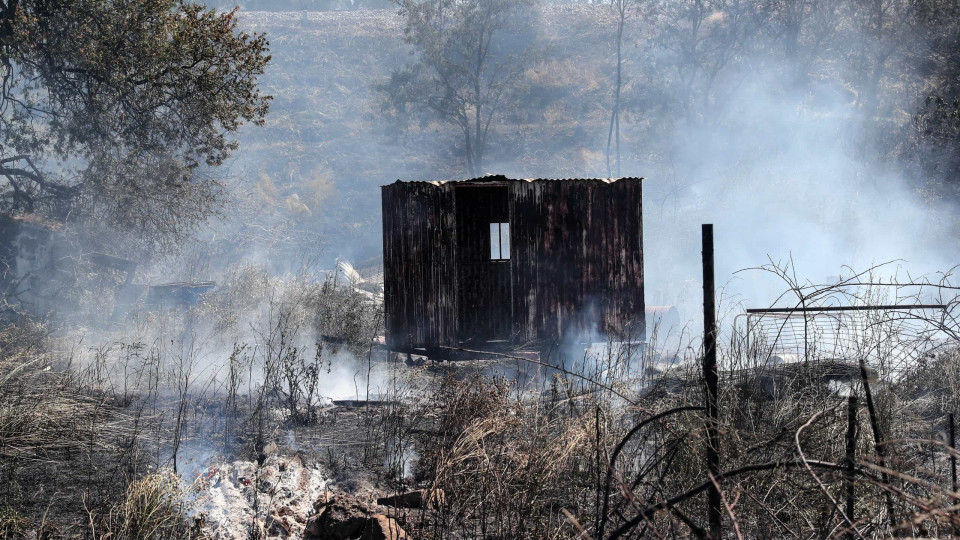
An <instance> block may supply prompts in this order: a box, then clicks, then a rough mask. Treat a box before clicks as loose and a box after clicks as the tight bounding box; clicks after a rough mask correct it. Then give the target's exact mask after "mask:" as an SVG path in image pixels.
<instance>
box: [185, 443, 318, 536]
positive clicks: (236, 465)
mask: <svg viewBox="0 0 960 540" xmlns="http://www.w3.org/2000/svg"><path fill="white" fill-rule="evenodd" d="M195 486H196V493H197V495H196V511H197V513H198V514H201V515H202V520H203V523H204V529H205V531H206V533H207V534H208V535H209V536H210V537H211V538H212V539H214V540H246V539H247V538H250V537H251V534H254V535H259V537H260V538H276V539H282V538H300V537H302V535H303V531H304V527H305V525H306V523H307V518H308V517H309V516H310V515H311V514H312V513H313V511H314V509H313V504H312V502H313V501H314V500H316V499H317V497H318V496H319V495H320V494H321V493H322V492H323V490H324V488H325V486H326V481H325V480H324V478H323V475H322V474H321V472H320V470H319V469H317V468H309V467H305V466H304V464H303V461H302V459H301V458H300V457H299V456H293V457H280V456H277V455H270V456H267V457H266V459H265V460H264V462H263V465H262V466H258V465H257V463H256V462H255V461H234V462H233V463H228V464H224V465H220V466H217V467H210V468H208V469H207V470H206V471H204V472H203V473H202V474H201V475H200V476H199V477H198V478H197V481H196V482H195Z"/></svg>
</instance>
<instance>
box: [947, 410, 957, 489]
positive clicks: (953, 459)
mask: <svg viewBox="0 0 960 540" xmlns="http://www.w3.org/2000/svg"><path fill="white" fill-rule="evenodd" d="M948 418H949V419H950V450H956V449H957V431H956V424H954V422H953V413H950V414H949V415H948ZM950 479H951V480H952V483H951V484H950V486H951V487H952V489H953V492H954V493H956V492H957V456H955V455H954V454H953V452H950Z"/></svg>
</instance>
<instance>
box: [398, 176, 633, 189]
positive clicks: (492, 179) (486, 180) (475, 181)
mask: <svg viewBox="0 0 960 540" xmlns="http://www.w3.org/2000/svg"><path fill="white" fill-rule="evenodd" d="M620 180H643V178H642V177H637V176H625V177H621V178H507V177H506V176H504V175H502V174H488V175H485V176H481V177H478V178H469V179H461V180H399V179H398V180H397V181H396V182H395V183H397V184H430V185H433V186H437V187H440V186H443V185H446V184H460V185H463V184H487V183H496V182H602V183H604V184H612V183H614V182H617V181H620Z"/></svg>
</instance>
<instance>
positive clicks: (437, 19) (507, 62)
mask: <svg viewBox="0 0 960 540" xmlns="http://www.w3.org/2000/svg"><path fill="white" fill-rule="evenodd" d="M398 4H399V6H400V14H401V15H402V16H403V17H404V18H405V19H406V27H405V29H404V41H405V42H406V43H407V44H409V45H411V46H412V47H413V49H414V51H415V54H416V60H414V61H413V62H411V63H409V64H407V65H406V66H404V67H403V68H401V69H399V70H397V71H394V72H393V74H392V75H391V77H390V79H389V81H388V82H386V83H385V84H383V85H381V86H379V88H378V89H379V90H380V91H381V92H382V93H383V94H384V95H385V97H386V103H385V106H386V109H387V110H388V111H390V112H391V113H393V114H395V115H397V116H398V117H401V118H402V117H404V116H405V115H406V114H408V113H413V114H419V115H421V121H430V120H439V121H441V122H445V123H449V124H452V125H455V126H457V127H458V128H459V130H460V131H461V133H462V135H463V139H462V140H463V150H464V153H465V155H466V160H467V169H468V170H469V173H470V174H471V175H473V176H480V175H482V174H483V162H484V156H485V152H486V149H487V141H488V135H489V133H490V127H491V125H492V124H494V122H495V121H496V119H497V117H498V114H499V113H500V112H501V111H502V110H504V109H505V108H508V107H509V106H510V105H511V104H512V102H514V101H515V100H516V99H517V97H518V96H517V95H516V94H517V93H516V90H517V89H518V87H519V85H518V81H519V80H520V78H521V75H522V73H523V70H524V68H525V66H526V65H527V60H528V59H529V57H530V56H531V55H532V53H533V51H534V48H533V46H532V42H533V34H532V32H533V30H532V29H533V28H534V26H533V25H532V24H531V22H530V15H531V13H532V8H533V7H534V4H535V0H398Z"/></svg>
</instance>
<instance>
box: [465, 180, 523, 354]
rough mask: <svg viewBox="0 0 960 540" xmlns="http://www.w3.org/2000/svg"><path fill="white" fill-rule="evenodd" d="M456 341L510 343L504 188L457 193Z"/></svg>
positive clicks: (509, 260) (507, 212)
mask: <svg viewBox="0 0 960 540" xmlns="http://www.w3.org/2000/svg"><path fill="white" fill-rule="evenodd" d="M455 193H456V202H455V208H456V220H457V269H458V270H457V274H458V276H457V285H458V287H457V288H458V291H459V293H458V298H457V300H458V302H457V306H458V308H457V309H458V311H459V324H460V328H459V336H460V338H461V340H463V341H465V342H475V343H479V342H486V341H498V340H506V339H509V338H510V329H511V327H512V324H511V323H512V320H513V319H512V309H513V308H512V306H513V302H512V298H513V296H512V289H513V287H512V283H511V281H510V266H511V264H512V258H511V249H512V246H511V242H510V203H509V198H508V192H507V188H506V187H505V186H489V187H486V186H484V187H475V186H470V187H466V186H465V187H461V188H457V190H456V192H455Z"/></svg>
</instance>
